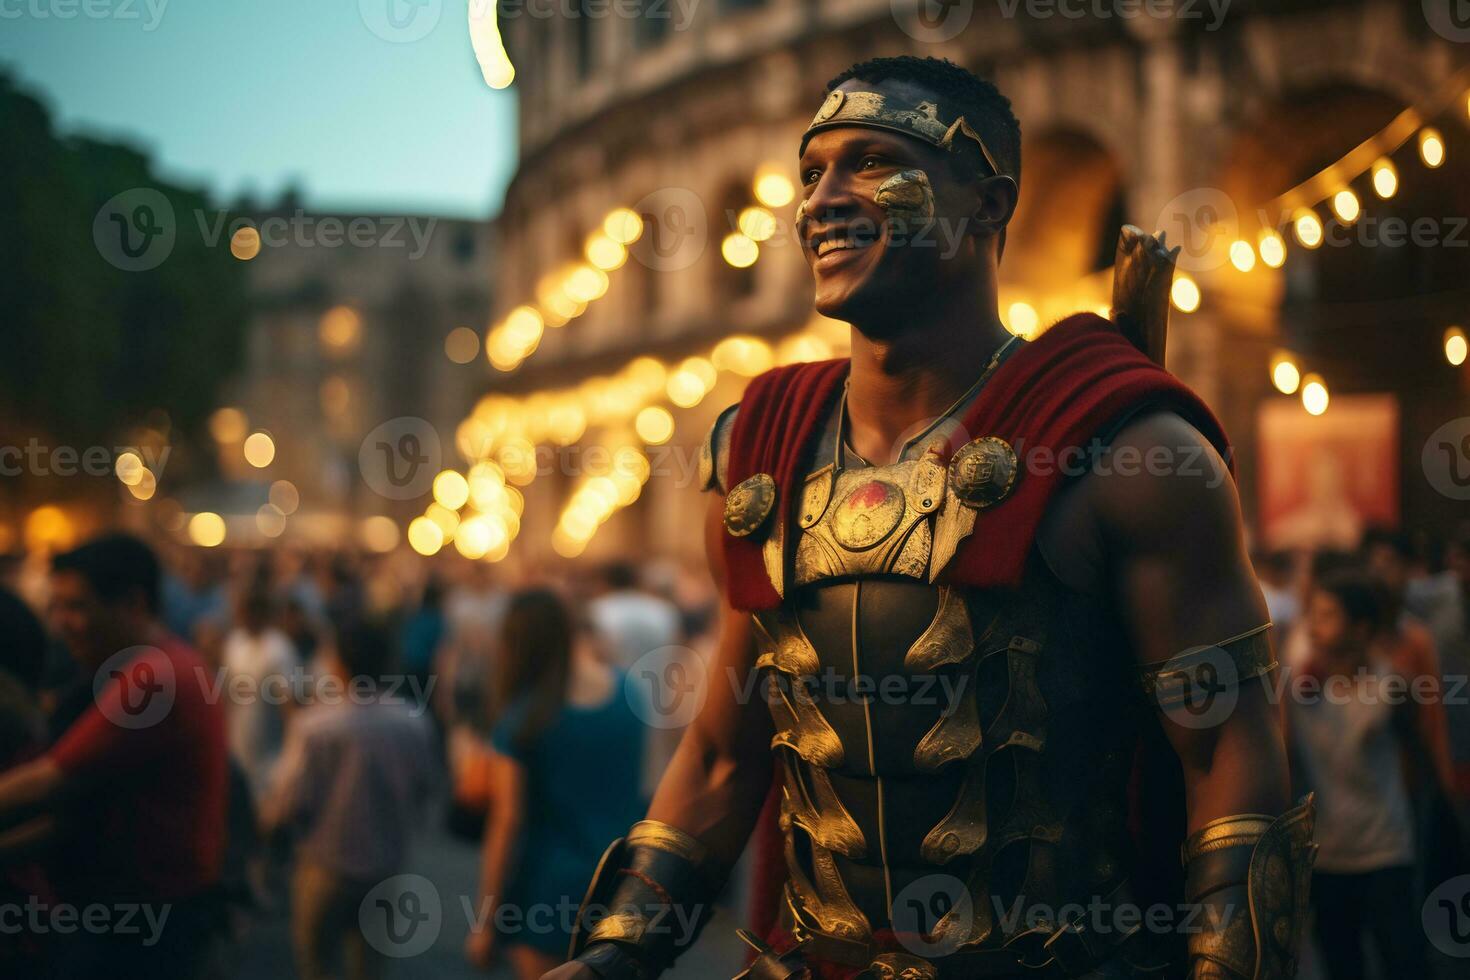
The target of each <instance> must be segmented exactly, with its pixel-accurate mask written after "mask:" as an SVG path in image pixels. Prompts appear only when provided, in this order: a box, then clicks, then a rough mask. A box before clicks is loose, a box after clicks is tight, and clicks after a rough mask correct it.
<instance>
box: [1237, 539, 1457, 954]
mask: <svg viewBox="0 0 1470 980" xmlns="http://www.w3.org/2000/svg"><path fill="white" fill-rule="evenodd" d="M1256 565H1257V571H1258V575H1259V578H1260V581H1261V586H1262V589H1263V590H1264V592H1265V595H1266V600H1267V604H1268V605H1269V607H1270V609H1271V616H1272V620H1273V622H1274V623H1275V626H1276V630H1275V643H1276V648H1277V651H1278V656H1279V659H1280V660H1281V662H1282V664H1283V667H1284V670H1283V671H1282V672H1281V673H1280V675H1279V677H1278V678H1277V680H1276V682H1275V683H1276V684H1277V685H1278V687H1277V689H1278V692H1279V694H1278V697H1279V698H1280V700H1281V703H1282V705H1283V712H1284V721H1285V730H1286V737H1287V748H1288V751H1289V753H1290V758H1291V770H1292V775H1293V779H1294V781H1295V782H1296V784H1297V786H1296V788H1297V790H1298V791H1299V792H1312V793H1315V794H1316V802H1317V830H1316V840H1317V844H1318V846H1319V852H1318V856H1317V861H1316V865H1315V871H1314V879H1313V885H1312V901H1313V906H1314V920H1315V923H1316V927H1315V938H1316V948H1317V955H1318V958H1319V962H1320V968H1321V972H1322V973H1323V975H1325V976H1326V977H1327V978H1328V980H1354V978H1360V977H1364V976H1370V975H1376V976H1379V977H1396V976H1414V977H1420V976H1424V977H1427V976H1432V975H1433V973H1432V970H1431V967H1430V965H1429V961H1430V957H1431V955H1432V954H1431V952H1430V949H1431V946H1430V942H1429V937H1428V934H1427V933H1426V928H1425V924H1424V919H1423V916H1422V909H1423V908H1424V904H1425V899H1426V896H1428V895H1429V894H1430V893H1431V892H1433V891H1434V890H1435V889H1436V887H1437V886H1439V885H1440V884H1442V883H1443V882H1445V881H1447V880H1449V879H1452V878H1455V877H1456V876H1458V875H1461V874H1465V873H1467V872H1470V863H1467V861H1466V854H1465V851H1464V847H1463V841H1464V828H1465V827H1466V826H1467V817H1470V690H1467V686H1466V681H1467V678H1470V526H1467V527H1465V528H1462V529H1461V531H1460V532H1459V533H1458V534H1457V535H1455V536H1453V537H1452V538H1451V539H1450V540H1449V541H1447V542H1434V541H1430V540H1426V539H1423V538H1422V537H1421V538H1418V539H1416V538H1415V537H1413V536H1410V535H1406V534H1401V533H1398V532H1395V531H1389V530H1370V531H1368V532H1367V533H1365V534H1364V535H1363V540H1362V543H1361V545H1360V546H1359V548H1358V549H1357V550H1356V551H1353V552H1341V551H1318V552H1298V553H1289V554H1288V553H1277V554H1269V555H1262V556H1259V557H1258V558H1257V561H1256ZM1369 964H1373V965H1374V966H1373V967H1372V968H1370V966H1369Z"/></svg>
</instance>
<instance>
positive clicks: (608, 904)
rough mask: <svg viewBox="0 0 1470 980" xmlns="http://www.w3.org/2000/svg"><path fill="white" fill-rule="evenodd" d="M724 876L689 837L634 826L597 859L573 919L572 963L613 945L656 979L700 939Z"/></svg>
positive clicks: (646, 823)
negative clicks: (600, 946) (593, 948)
mask: <svg viewBox="0 0 1470 980" xmlns="http://www.w3.org/2000/svg"><path fill="white" fill-rule="evenodd" d="M727 874H728V869H725V868H721V867H719V866H717V865H716V864H715V862H714V861H713V860H712V859H711V856H710V853H709V849H708V848H707V847H705V845H704V844H702V843H701V842H700V841H699V840H698V839H696V838H695V837H693V836H691V835H690V834H688V833H685V832H684V831H682V830H680V829H679V828H677V827H673V826H670V825H669V824H666V823H661V822H659V821H657V820H641V821H639V822H638V823H636V824H634V825H633V827H632V828H631V829H630V830H629V831H628V835H627V836H626V837H623V838H620V839H619V840H617V841H614V842H613V845H612V846H611V847H610V848H608V851H607V853H606V854H604V855H603V858H602V861H601V863H600V864H599V865H598V867H597V871H596V873H595V875H594V876H593V881H592V884H591V885H590V886H589V887H588V889H587V897H586V898H585V899H583V901H582V907H581V909H580V910H579V911H578V913H577V920H576V923H575V926H574V928H573V930H572V946H571V951H570V957H571V958H577V957H580V956H584V955H585V954H586V952H587V949H588V947H591V946H594V945H595V944H607V943H613V944H617V945H618V946H619V947H620V948H622V949H623V950H625V951H627V953H628V955H630V956H633V957H635V958H636V959H637V961H638V963H639V964H640V966H641V970H640V971H638V972H639V974H640V975H644V976H657V975H658V973H659V972H661V971H662V970H664V969H666V968H667V967H668V966H669V965H670V964H671V963H672V962H673V961H674V958H675V957H676V956H678V954H679V953H681V952H682V951H683V950H684V949H685V948H686V947H687V946H689V945H690V944H692V943H693V941H694V939H695V937H697V936H698V934H699V930H700V929H701V928H702V927H703V925H704V922H705V920H707V919H708V917H709V916H708V912H709V910H710V906H711V903H713V901H714V899H715V898H716V897H717V896H718V894H719V892H720V889H721V888H722V887H724V881H725V877H726V875H727ZM686 933H687V934H686Z"/></svg>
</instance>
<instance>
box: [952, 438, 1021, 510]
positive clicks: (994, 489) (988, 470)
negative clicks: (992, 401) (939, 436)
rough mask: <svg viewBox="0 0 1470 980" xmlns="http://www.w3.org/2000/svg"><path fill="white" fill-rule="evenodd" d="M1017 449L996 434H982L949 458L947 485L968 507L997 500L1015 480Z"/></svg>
mask: <svg viewBox="0 0 1470 980" xmlns="http://www.w3.org/2000/svg"><path fill="white" fill-rule="evenodd" d="M1016 469H1017V466H1016V451H1015V450H1014V449H1012V448H1011V444H1010V443H1008V442H1006V441H1005V440H1004V439H1001V438H998V437H996V436H983V437H982V438H979V439H976V440H974V441H973V442H968V443H966V444H965V445H963V446H961V447H960V451H959V452H957V453H955V454H954V458H953V459H951V460H950V461H949V485H950V488H951V489H952V490H953V491H954V495H955V496H956V497H958V498H959V499H960V502H961V503H964V504H967V505H969V506H970V507H978V508H983V507H989V506H991V505H993V504H998V503H1000V502H1001V501H1002V500H1004V499H1005V498H1006V495H1007V494H1009V493H1010V492H1011V487H1013V486H1014V485H1015V483H1016Z"/></svg>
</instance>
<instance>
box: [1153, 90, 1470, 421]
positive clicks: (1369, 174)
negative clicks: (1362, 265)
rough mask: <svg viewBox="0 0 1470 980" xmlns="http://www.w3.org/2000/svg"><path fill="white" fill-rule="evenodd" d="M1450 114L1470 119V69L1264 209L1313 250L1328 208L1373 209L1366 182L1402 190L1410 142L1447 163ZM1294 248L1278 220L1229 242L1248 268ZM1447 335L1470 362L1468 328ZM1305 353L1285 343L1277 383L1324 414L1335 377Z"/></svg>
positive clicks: (1422, 158)
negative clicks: (1445, 128) (1440, 123)
mask: <svg viewBox="0 0 1470 980" xmlns="http://www.w3.org/2000/svg"><path fill="white" fill-rule="evenodd" d="M1446 116H1455V117H1457V118H1458V120H1459V122H1460V123H1462V124H1463V123H1465V122H1466V120H1467V117H1470V72H1461V73H1459V74H1457V75H1456V76H1454V77H1453V78H1451V79H1450V81H1449V82H1448V83H1447V84H1446V85H1444V86H1442V87H1441V88H1440V89H1439V91H1438V92H1436V93H1435V94H1434V95H1432V96H1430V97H1429V98H1427V99H1425V100H1424V101H1422V102H1420V103H1419V104H1418V105H1415V106H1411V107H1410V108H1408V109H1405V110H1404V111H1403V112H1401V113H1399V114H1398V115H1397V116H1395V117H1394V119H1393V120H1392V121H1391V122H1390V123H1389V124H1388V125H1387V126H1385V127H1384V128H1383V129H1381V130H1379V131H1378V132H1377V133H1375V134H1373V135H1372V136H1370V137H1369V138H1368V139H1366V140H1364V141H1363V142H1361V143H1359V144H1358V145H1357V146H1355V147H1353V148H1352V149H1351V150H1349V151H1348V152H1347V153H1345V154H1343V155H1342V156H1341V157H1339V158H1338V159H1337V160H1336V161H1334V162H1333V163H1332V164H1331V165H1330V166H1327V167H1324V168H1323V169H1322V170H1320V171H1318V172H1317V173H1316V174H1314V175H1313V176H1311V177H1309V178H1308V179H1306V180H1304V181H1302V182H1301V183H1299V184H1297V185H1296V186H1295V187H1292V188H1291V189H1289V190H1287V191H1285V192H1284V193H1282V194H1279V195H1277V196H1276V197H1275V198H1273V199H1272V200H1271V201H1269V202H1267V204H1266V205H1265V208H1264V209H1263V213H1265V214H1279V215H1283V216H1286V217H1287V218H1288V219H1289V220H1288V221H1286V222H1284V223H1283V226H1284V227H1289V229H1290V233H1291V237H1292V241H1293V242H1294V243H1295V247H1299V248H1301V249H1304V250H1307V251H1312V250H1315V249H1318V248H1321V247H1322V245H1323V243H1324V242H1325V241H1326V240H1327V229H1326V225H1325V224H1324V222H1323V214H1324V213H1327V214H1330V215H1331V217H1332V218H1333V219H1335V220H1336V221H1337V222H1338V223H1339V224H1340V225H1342V226H1343V227H1348V226H1351V225H1352V224H1354V223H1355V222H1357V221H1358V220H1360V219H1361V218H1362V216H1363V215H1364V214H1365V212H1366V211H1367V208H1368V205H1366V204H1365V203H1364V192H1363V190H1362V188H1363V187H1364V185H1366V187H1367V188H1371V192H1372V194H1373V196H1374V197H1376V198H1377V199H1378V200H1380V201H1387V200H1390V199H1391V198H1393V197H1394V196H1395V195H1396V194H1398V192H1399V189H1400V185H1401V183H1402V180H1403V176H1402V175H1401V173H1400V169H1399V165H1398V164H1396V163H1395V162H1394V156H1395V154H1398V153H1399V152H1400V151H1401V150H1402V149H1403V148H1404V147H1405V146H1407V145H1409V144H1411V143H1412V144H1413V145H1414V147H1415V148H1416V151H1417V153H1416V156H1417V159H1418V163H1419V165H1421V166H1422V167H1423V168H1424V169H1426V170H1437V169H1439V168H1440V167H1442V166H1444V164H1445V161H1446V159H1447V156H1448V150H1447V148H1446V145H1445V138H1444V135H1443V133H1442V132H1441V131H1440V129H1438V128H1437V127H1436V126H1434V125H1431V123H1433V122H1435V121H1437V120H1439V119H1440V118H1441V117H1446ZM1289 255H1290V247H1289V246H1288V243H1287V239H1286V237H1285V236H1284V235H1283V234H1282V233H1281V231H1280V230H1278V229H1277V228H1272V227H1266V228H1262V229H1261V230H1260V231H1259V233H1258V235H1257V238H1256V241H1255V243H1254V244H1253V243H1251V242H1250V241H1248V240H1246V239H1244V238H1240V239H1237V240H1236V241H1234V242H1232V243H1231V244H1230V249H1229V256H1230V264H1231V265H1232V266H1234V268H1235V269H1236V270H1238V271H1240V272H1243V273H1244V272H1250V271H1251V270H1252V269H1254V268H1255V267H1256V263H1257V262H1258V261H1259V262H1260V263H1261V264H1262V265H1265V266H1267V267H1269V268H1271V269H1279V268H1281V267H1282V266H1284V265H1285V264H1286V262H1287V259H1288V257H1289ZM1201 298H1202V297H1201V292H1200V288H1199V285H1198V284H1197V283H1196V282H1195V281H1194V280H1193V279H1192V278H1190V277H1189V276H1188V275H1184V274H1180V275H1179V276H1177V277H1176V278H1175V281H1174V285H1173V290H1172V300H1173V304H1174V306H1175V308H1177V309H1179V310H1182V311H1184V312H1186V313H1190V312H1193V311H1194V310H1196V309H1198V308H1199V306H1200V303H1201ZM1442 339H1443V345H1444V356H1445V360H1447V361H1448V362H1449V363H1450V365H1452V366H1454V367H1459V366H1461V365H1463V364H1464V363H1465V361H1466V356H1467V353H1470V345H1467V341H1466V334H1465V330H1464V328H1463V327H1461V326H1459V325H1450V326H1447V327H1446V328H1445V330H1444V334H1443V338H1442ZM1300 361H1301V359H1300V358H1299V357H1298V356H1297V355H1296V354H1294V353H1293V352H1291V351H1289V350H1280V351H1277V352H1276V353H1275V354H1274V355H1273V356H1272V358H1271V361H1270V372H1271V383H1272V384H1273V385H1274V386H1275V387H1276V389H1277V390H1278V391H1280V392H1281V393H1282V394H1284V395H1299V396H1300V398H1301V402H1302V407H1303V408H1304V409H1306V411H1307V412H1308V413H1310V414H1312V415H1321V414H1323V413H1324V412H1326V411H1327V406H1328V404H1329V403H1330V401H1331V394H1330V392H1329V390H1328V386H1327V380H1326V379H1325V378H1324V377H1323V376H1322V375H1321V374H1319V373H1316V372H1313V371H1304V370H1303V366H1302V364H1301V363H1300Z"/></svg>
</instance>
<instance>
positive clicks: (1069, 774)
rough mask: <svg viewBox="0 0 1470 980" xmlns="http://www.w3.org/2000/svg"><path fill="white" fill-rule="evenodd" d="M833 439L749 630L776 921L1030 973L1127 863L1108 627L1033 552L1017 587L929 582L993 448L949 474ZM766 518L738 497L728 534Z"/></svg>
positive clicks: (1121, 735) (996, 482)
mask: <svg viewBox="0 0 1470 980" xmlns="http://www.w3.org/2000/svg"><path fill="white" fill-rule="evenodd" d="M717 429H718V427H717ZM837 440H838V434H837V431H836V424H835V419H834V420H833V422H831V423H829V425H828V426H827V433H826V435H825V437H824V438H823V440H822V443H821V446H820V447H819V449H818V451H817V454H816V459H817V460H818V461H819V462H823V463H825V465H822V466H820V468H818V469H816V470H814V471H813V472H812V473H810V474H809V475H808V476H807V478H806V480H805V484H804V490H803V495H802V500H801V501H800V503H799V505H798V507H797V508H796V510H795V516H796V520H797V523H798V524H799V527H798V528H797V529H796V533H795V534H792V535H789V536H788V535H785V534H783V533H782V529H781V528H780V527H775V528H774V529H773V530H772V533H771V534H770V535H769V537H768V538H767V541H766V545H765V557H766V564H767V568H768V570H769V572H770V573H771V577H772V580H773V582H774V583H775V584H776V585H777V588H778V590H779V591H780V592H781V595H782V603H781V605H780V606H779V607H778V608H776V609H774V610H769V611H761V612H757V613H754V614H753V617H754V622H755V626H756V630H755V633H756V637H757V644H758V660H757V668H758V670H759V671H760V673H761V683H762V685H763V690H764V692H765V696H766V698H767V703H768V704H769V706H770V710H771V714H772V718H773V720H774V724H775V737H774V738H773V740H772V748H773V751H774V752H775V753H776V756H777V765H778V771H779V772H780V776H781V780H782V798H781V811H780V821H781V828H782V831H783V834H784V838H785V848H786V862H787V868H788V872H789V876H790V878H789V883H788V885H787V898H788V904H789V906H790V912H791V913H792V914H793V915H795V916H796V920H797V922H798V924H800V923H801V922H805V923H806V924H807V925H808V926H810V927H812V928H814V929H817V930H820V932H822V933H825V934H828V935H830V936H835V937H840V938H842V939H848V940H851V941H852V942H853V943H855V944H863V943H871V942H872V941H873V938H874V935H875V933H877V932H879V931H883V930H892V931H894V932H897V933H899V934H908V935H911V936H912V935H918V936H922V938H921V939H919V940H916V941H917V942H919V943H921V944H922V945H921V946H920V949H921V950H922V951H925V952H926V954H927V953H929V952H932V954H933V955H934V956H935V957H942V956H945V955H948V954H950V953H953V952H955V951H957V950H958V951H964V950H970V949H977V948H979V949H984V948H991V947H1001V946H1006V945H1008V944H1010V945H1012V946H1014V944H1017V943H1021V944H1024V943H1026V942H1027V941H1028V940H1030V939H1035V940H1036V946H1037V947H1038V949H1037V953H1036V956H1035V958H1036V959H1037V960H1044V959H1046V956H1045V953H1044V952H1042V951H1041V950H1040V946H1041V945H1042V943H1043V941H1044V940H1045V939H1046V938H1047V937H1048V936H1050V935H1051V934H1052V933H1054V932H1055V931H1056V929H1057V927H1058V926H1059V925H1060V924H1062V923H1059V922H1058V916H1059V915H1061V914H1063V910H1064V909H1066V908H1068V907H1069V906H1070V907H1071V908H1072V909H1073V910H1074V912H1075V910H1076V908H1077V906H1078V905H1080V906H1081V907H1082V908H1086V907H1088V905H1089V903H1090V902H1096V901H1102V900H1106V899H1107V898H1108V897H1109V896H1116V894H1117V893H1116V891H1115V889H1117V888H1118V886H1119V885H1120V884H1121V883H1122V882H1123V881H1124V879H1125V878H1126V873H1127V870H1128V868H1129V867H1130V866H1131V864H1132V863H1133V862H1132V850H1131V848H1132V844H1131V839H1130V837H1129V833H1128V828H1127V822H1126V821H1127V812H1128V806H1127V786H1128V779H1129V775H1130V773H1131V771H1132V764H1133V754H1132V753H1133V747H1134V745H1135V743H1136V739H1137V735H1138V730H1139V729H1138V726H1139V725H1140V724H1141V722H1142V720H1143V719H1144V718H1145V716H1146V711H1145V706H1144V704H1143V701H1142V699H1141V697H1140V696H1139V694H1138V691H1137V688H1136V686H1135V684H1134V676H1135V669H1134V667H1133V664H1132V662H1131V659H1130V657H1129V655H1128V651H1127V648H1126V646H1125V644H1124V641H1123V637H1122V634H1121V630H1120V627H1119V624H1118V622H1117V621H1116V618H1115V617H1114V616H1112V615H1110V614H1109V612H1108V610H1107V609H1105V608H1104V606H1103V604H1101V603H1099V602H1097V601H1096V600H1094V599H1092V598H1089V597H1086V596H1083V595H1080V594H1078V593H1076V592H1073V591H1071V590H1069V589H1068V588H1067V587H1066V586H1065V585H1063V584H1062V583H1061V582H1060V581H1058V579H1057V578H1056V577H1055V576H1054V575H1053V574H1052V573H1051V571H1050V569H1049V568H1048V566H1047V565H1046V562H1045V561H1044V560H1042V559H1041V557H1040V556H1039V555H1038V554H1037V553H1036V551H1035V549H1033V553H1032V558H1031V561H1030V563H1029V565H1028V570H1027V573H1026V577H1025V579H1024V582H1023V584H1022V585H1021V587H1019V588H1017V589H1015V590H993V589H986V590H980V589H970V588H956V587H950V586H948V585H945V584H942V583H938V582H936V581H935V579H936V578H937V576H938V575H939V573H940V572H941V571H942V570H943V567H944V565H945V564H946V563H947V562H948V560H949V559H950V558H951V557H952V556H953V555H954V553H955V550H956V547H957V545H958V544H959V542H960V540H961V539H962V537H963V536H964V535H965V534H968V533H969V527H970V525H972V524H973V511H974V508H975V507H976V506H985V505H986V503H987V502H993V499H991V498H995V499H999V498H1000V497H1003V496H1004V494H1005V492H1006V491H1007V490H1008V489H1009V486H1010V483H1011V482H1012V481H1014V479H1015V471H1014V468H1015V459H1014V455H1013V454H1012V455H1010V456H1009V457H1007V454H1008V453H1009V451H1010V450H1009V447H1008V446H1006V445H1005V444H1004V443H1003V442H1000V440H989V441H988V442H989V443H992V444H990V445H986V443H987V440H984V439H981V440H976V441H975V442H972V443H970V444H969V445H967V446H966V447H964V448H963V449H961V450H960V451H959V452H958V453H956V454H955V457H954V459H953V461H951V463H950V464H949V465H947V466H946V465H945V463H944V461H943V459H942V457H941V456H940V455H939V454H938V453H937V451H934V452H930V451H918V452H916V453H914V454H913V455H914V456H915V458H908V459H904V460H902V461H900V462H897V463H894V464H891V465H886V466H868V465H864V464H863V463H862V462H861V461H859V460H857V459H856V458H855V457H854V456H852V455H851V454H850V453H849V454H847V455H846V456H845V458H844V465H843V466H841V467H840V468H839V467H838V466H837V465H836V462H835V458H834V448H835V447H836V445H837ZM994 443H998V444H999V445H998V446H997V445H993V444H994ZM712 468H713V467H712ZM737 489H738V488H737ZM769 490H770V488H765V489H764V490H763V491H762V492H763V493H769ZM757 496H760V494H757ZM731 497H732V498H735V497H736V495H735V494H733V493H732V494H731ZM727 499H728V498H727ZM768 506H769V502H768V501H767V502H765V503H762V501H760V500H754V501H752V500H750V499H749V497H748V495H747V497H743V498H737V499H736V503H735V505H734V507H733V508H732V509H733V510H734V511H735V513H734V515H733V523H734V527H737V528H743V527H745V526H746V525H748V524H749V523H750V522H751V521H752V520H755V519H756V518H760V519H762V520H763V519H764V517H765V516H766V515H762V514H759V513H756V514H754V515H752V514H751V513H750V511H751V509H752V508H755V509H756V510H757V511H758V510H761V509H766V508H767V507H768ZM770 509H771V510H772V511H773V512H774V514H775V515H779V514H781V513H783V512H785V509H784V508H782V507H779V506H777V507H774V508H770ZM778 521H779V517H778V516H772V517H771V523H772V524H773V525H774V524H777V523H778ZM730 522H731V517H730V515H729V514H728V513H727V524H729V523H730ZM747 533H748V532H747ZM787 537H789V538H790V540H789V541H788V542H787V543H786V544H787V548H788V549H789V551H790V553H789V554H786V553H783V551H782V544H781V542H782V540H783V539H784V538H787ZM905 946H906V947H907V948H909V949H914V948H915V946H914V944H913V943H911V942H906V943H905ZM1028 958H1029V957H1028Z"/></svg>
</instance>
